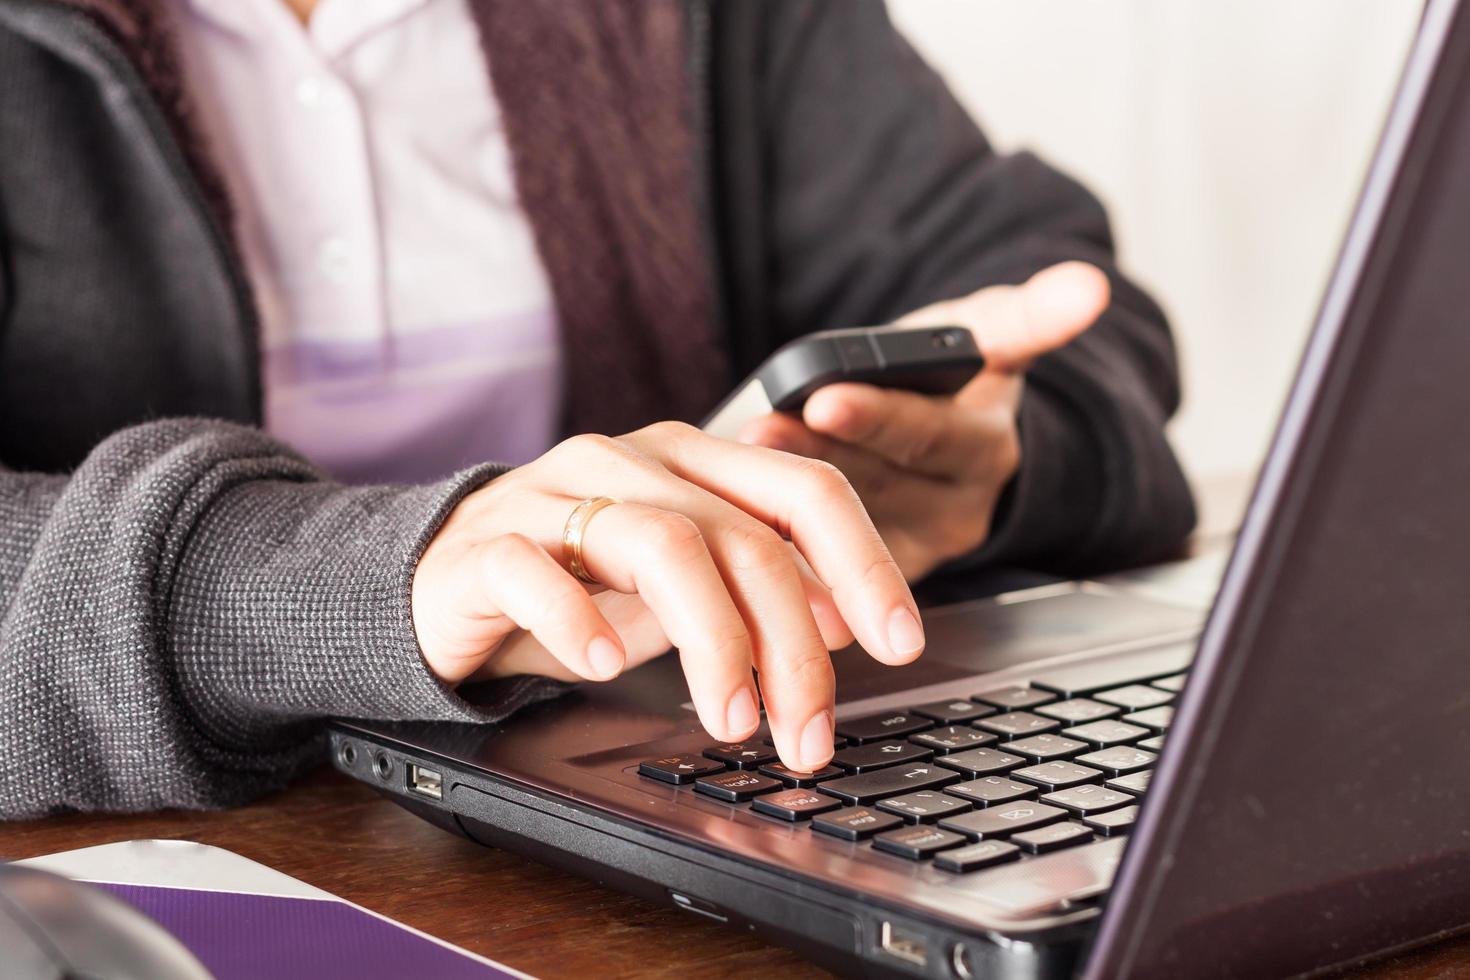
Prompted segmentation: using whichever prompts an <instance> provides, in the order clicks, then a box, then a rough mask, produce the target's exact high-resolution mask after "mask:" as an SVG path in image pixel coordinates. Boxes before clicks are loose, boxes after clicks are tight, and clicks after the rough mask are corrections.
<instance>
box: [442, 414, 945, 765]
mask: <svg viewBox="0 0 1470 980" xmlns="http://www.w3.org/2000/svg"><path fill="white" fill-rule="evenodd" d="M595 496H607V497H615V498H617V499H619V500H620V501H623V502H622V503H617V504H614V505H612V506H610V507H606V508H604V509H602V510H600V511H598V512H597V513H596V514H595V515H594V516H593V517H592V519H591V520H590V521H589V522H588V524H587V525H586V529H585V532H584V535H583V539H582V541H583V555H584V563H585V565H586V568H587V572H588V573H589V574H590V575H591V576H592V577H593V578H595V579H597V581H598V582H601V583H603V584H605V585H606V586H607V588H608V589H609V590H611V592H610V593H604V594H602V595H597V596H594V595H593V594H591V593H592V592H594V591H596V590H595V589H591V588H589V587H588V586H586V585H584V584H583V583H582V582H581V581H579V580H578V579H576V578H575V577H573V575H572V574H571V573H570V572H569V571H568V570H567V568H568V566H567V556H565V555H563V554H562V550H563V549H562V531H563V528H564V526H565V524H566V520H567V517H568V515H570V514H571V512H572V510H573V509H574V508H575V507H576V506H577V504H578V503H579V502H580V501H582V500H584V499H586V498H589V497H595ZM787 539H789V543H788V541H787ZM793 546H794V548H793ZM806 565H809V566H810V568H809V569H808V568H807V567H806ZM813 573H814V574H813ZM413 622H414V628H415V630H416V631H417V634H418V640H419V646H420V648H421V649H422V651H423V655H424V659H425V660H426V661H427V663H428V665H429V667H430V669H431V670H433V671H434V673H435V674H437V675H438V676H439V677H440V678H441V679H443V680H444V681H446V682H448V683H451V684H457V683H459V682H460V681H463V680H465V679H468V678H472V677H475V678H481V677H489V676H499V675H502V674H505V673H514V672H523V671H525V670H528V669H530V670H537V672H541V670H542V669H544V666H545V661H544V659H538V656H540V657H543V658H544V654H540V650H541V649H543V648H544V650H545V651H546V652H549V654H550V655H551V656H553V657H555V658H556V660H557V661H558V662H559V663H560V664H561V665H563V667H564V668H565V670H566V671H568V672H569V673H570V674H571V675H574V676H576V677H580V678H585V679H587V680H608V679H610V678H612V677H615V676H617V675H618V674H619V673H620V672H621V671H622V670H623V669H624V668H625V667H626V666H627V665H628V664H630V663H637V662H641V661H642V660H646V659H649V658H650V657H653V656H655V655H657V654H659V653H661V652H663V650H665V649H667V646H668V645H669V644H672V645H673V646H676V647H678V649H679V655H680V659H681V661H682V663H683V667H684V674H685V676H686V678H687V679H688V682H689V691H690V694H691V695H692V697H693V701H694V705H695V708H696V710H697V711H698V713H699V719H700V721H701V722H702V723H703V725H704V727H705V729H706V730H708V731H709V733H710V734H711V735H712V736H714V737H715V738H717V739H721V740H723V741H739V740H740V739H743V738H747V737H749V736H750V735H751V734H752V733H754V732H755V730H756V728H757V727H758V726H759V724H760V714H759V710H758V708H757V704H758V703H759V702H758V701H757V692H756V686H755V682H754V679H753V678H752V676H751V668H752V667H754V668H755V669H756V670H757V671H758V672H759V676H760V694H761V695H763V697H764V701H765V707H766V712H767V716H768V719H769V722H770V728H771V734H772V736H773V738H774V739H775V743H776V749H777V751H778V752H779V754H780V756H781V760H782V762H784V763H785V764H786V765H787V766H790V767H791V768H792V769H797V770H802V771H809V770H813V769H819V768H821V767H822V766H823V765H825V764H826V763H827V762H828V760H830V759H831V757H832V747H833V734H832V733H833V716H832V708H833V700H834V678H833V673H832V664H831V660H830V658H829V656H828V650H829V649H832V648H836V647H838V646H845V645H846V644H847V643H849V642H851V641H852V639H853V638H854V637H856V639H857V640H858V641H859V642H860V643H861V644H862V645H863V647H864V648H865V649H866V650H867V651H868V652H869V653H870V654H871V655H872V656H874V657H875V658H877V659H878V660H880V661H882V662H883V663H888V664H903V663H908V662H909V661H911V660H913V659H914V658H915V657H917V656H918V655H919V653H920V652H921V651H922V650H923V646H924V634H923V629H922V627H921V626H920V623H919V616H918V610H917V607H916V606H915V605H914V600H913V596H912V595H911V594H910V593H909V589H908V586H907V584H906V583H905V582H904V578H903V574H902V573H901V572H900V570H899V568H898V566H897V565H896V564H895V563H894V561H893V558H892V556H891V555H890V554H889V552H888V549H887V548H886V547H885V546H884V544H883V541H882V539H881V538H880V537H879V535H878V532H877V531H876V530H875V529H874V527H873V524H872V522H871V521H870V520H869V518H868V515H867V513H866V512H865V511H864V509H863V505H862V502H861V501H860V500H859V499H858V495H857V493H855V492H854V491H853V489H852V487H851V486H850V485H849V484H848V481H847V479H846V478H845V477H844V476H843V475H842V473H841V472H839V471H838V470H837V469H836V467H834V466H832V465H830V464H828V463H825V462H821V461H819V460H811V459H804V458H802V457H799V456H792V455H788V454H786V453H780V452H775V451H773V450H770V449H765V448H761V447H757V446H742V445H739V444H736V443H731V442H726V441H723V440H719V439H715V438H713V437H711V436H707V435H704V434H703V433H701V432H699V431H698V430H697V429H694V428H692V427H690V426H687V425H682V424H678V423H660V424H658V425H653V426H650V427H648V428H646V429H641V430H639V431H638V432H634V433H631V434H630V435H626V436H622V437H620V438H616V439H613V438H608V437H604V436H577V437H575V438H572V439H568V440H567V441H566V442H563V443H561V444H560V445H558V446H556V447H555V448H554V449H552V450H551V451H550V452H548V453H547V454H546V455H544V456H542V457H541V458H540V459H538V460H536V461H535V462H533V463H530V464H528V465H526V466H522V467H520V468H519V469H516V470H512V471H511V472H509V473H507V474H505V475H504V476H501V477H499V478H497V479H496V480H494V481H492V482H490V483H489V484H487V485H486V486H484V487H483V488H481V489H480V490H477V491H476V492H474V493H472V494H470V495H469V496H468V497H466V498H465V499H464V500H463V501H462V502H461V503H460V504H459V505H458V506H457V507H456V508H455V509H454V510H453V511H452V512H451V513H450V515H449V518H448V520H446V521H445V523H444V526H443V527H442V528H440V530H439V532H438V534H436V535H435V537H434V539H433V540H432V541H431V542H430V543H429V546H428V548H427V549H426V550H425V552H424V555H423V557H422V558H421V559H420V561H419V565H418V571H417V572H416V573H415V576H414V583H413ZM517 630H524V631H525V633H526V634H529V638H530V639H531V640H534V643H527V642H524V641H519V638H520V634H517V632H516V631H517ZM513 635H514V636H515V637H516V638H517V641H518V642H510V643H507V641H508V639H510V638H512V637H513ZM502 648H504V650H502Z"/></svg>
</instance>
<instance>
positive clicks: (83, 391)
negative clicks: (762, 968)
mask: <svg viewBox="0 0 1470 980" xmlns="http://www.w3.org/2000/svg"><path fill="white" fill-rule="evenodd" d="M691 23H692V24H695V25H696V26H699V27H701V28H703V29H701V30H698V31H696V33H695V36H694V50H693V71H692V72H691V75H692V78H693V79H694V84H695V85H696V92H695V95H696V104H697V105H698V106H699V109H700V111H699V113H698V114H697V115H698V118H699V119H701V120H702V121H703V125H704V127H705V128H704V131H703V132H702V134H701V138H702V150H703V153H704V160H705V163H706V164H707V166H706V170H707V176H708V184H707V190H708V195H707V197H708V200H707V201H706V202H705V204H706V211H707V213H708V215H709V219H710V220H709V236H708V237H709V242H710V261H711V263H712V266H713V268H714V269H715V270H716V276H715V279H716V280H717V282H718V285H719V300H720V305H721V309H722V313H723V316H722V322H723V326H724V330H725V340H726V344H727V347H728V350H729V355H730V359H731V365H732V373H735V374H738V373H743V372H745V371H747V370H749V368H751V367H752V366H754V365H755V364H756V363H758V362H759V360H760V359H761V358H762V357H763V356H765V354H766V353H768V352H769V351H771V350H772V349H774V348H775V347H776V346H778V345H779V344H780V343H781V342H783V341H784V340H786V339H788V338H789V337H791V336H794V335H796V334H800V333H802V332H805V331H809V330H815V329H823V328H828V327H837V326H847V325H852V324H860V323H878V322H883V321H885V320H888V319H891V318H893V317H895V316H897V315H899V314H902V313H904V312H907V311H908V310H911V309H913V308H915V307H918V306H921V305H924V304H926V303H929V302H932V301H935V300H938V299H942V298H948V297H952V296H956V295H959V294H962V293H966V292H969V291H971V290H974V289H977V288H979V287H981V286H985V285H989V284H994V283H1014V282H1019V281H1022V280H1024V279H1025V278H1027V277H1028V276H1029V275H1030V274H1031V273H1033V272H1035V271H1037V270H1039V269H1041V268H1043V267H1045V266H1047V265H1050V264H1052V263H1054V262H1058V261H1062V260H1065V259H1083V260H1086V261H1089V262H1093V263H1095V264H1097V265H1099V266H1100V267H1101V268H1103V269H1104V270H1105V271H1106V272H1107V273H1108V275H1109V277H1110V279H1111V280H1112V285H1113V294H1114V299H1113V303H1112V305H1111V306H1110V308H1109V309H1108V311H1107V312H1106V313H1105V314H1104V316H1103V318H1102V320H1101V322H1100V323H1098V324H1097V325H1096V326H1095V327H1094V328H1093V329H1092V330H1090V331H1088V332H1087V334H1085V335H1084V336H1083V337H1082V338H1081V339H1080V340H1079V341H1078V342H1076V343H1075V344H1073V345H1071V346H1070V347H1068V348H1067V349H1065V350H1062V351H1059V352H1057V353H1054V354H1051V355H1048V356H1047V357H1045V358H1043V359H1042V360H1041V361H1040V362H1038V363H1037V364H1036V365H1035V367H1034V368H1033V370H1032V371H1031V373H1030V374H1029V376H1028V382H1027V389H1026V394H1025V396H1024V399H1023V403H1022V408H1021V418H1020V425H1021V434H1022V448H1023V462H1022V467H1021V471H1020V473H1019V474H1018V476H1017V478H1016V479H1015V481H1014V482H1013V485H1012V486H1011V488H1010V490H1009V492H1008V494H1007V500H1008V503H1007V507H1006V509H1005V512H1004V513H1003V514H1002V515H1001V517H1000V520H999V521H998V523H997V525H996V528H995V531H994V533H993V534H992V536H991V539H990V540H989V541H988V542H987V543H986V544H985V545H984V546H983V547H982V549H981V550H980V552H979V553H978V554H977V555H975V556H974V557H973V559H972V560H973V561H975V562H985V561H1005V562H1008V563H1025V564H1030V565H1033V566H1038V567H1046V568H1050V569H1054V570H1063V571H1085V570H1092V569H1099V568H1104V567H1109V566H1117V565H1122V564H1129V563H1136V562H1140V561H1146V560H1149V559H1151V558H1155V557H1158V556H1161V555H1164V554H1166V553H1167V552H1169V551H1170V550H1171V549H1173V548H1175V547H1177V545H1178V544H1179V543H1180V542H1181V541H1182V540H1183V538H1184V536H1185V535H1186V534H1187V533H1188V531H1189V530H1190V528H1191V527H1192V525H1193V521H1194V511H1193V506H1192V503H1191V499H1190V495H1189V491H1188V488H1187V486H1186V484H1185V481H1184V479H1183V477H1182V475H1181V473H1180V470H1179V467H1178V465H1177V463H1176V461H1175V459H1174V457H1173V455H1172V453H1171V452H1170V449H1169V446H1168V444H1167V442H1166V440H1165V437H1164V431H1163V430H1164V423H1165V421H1166V420H1167V419H1168V417H1169V415H1170V414H1171V413H1172V412H1173V411H1174V409H1175V407H1176V405H1177V403H1178V399H1179V388H1178V375H1177V368H1176V363H1175V356H1174V348H1173V345H1172V342H1171V339H1170V335H1169V330H1168V327H1167V325H1166V323H1165V320H1164V317H1163V315H1162V314H1161V312H1160V310H1159V308H1158V307H1157V306H1156V305H1155V304H1154V303H1153V302H1152V301H1151V300H1149V299H1148V297H1147V296H1145V295H1144V294H1143V292H1142V291H1140V290H1139V289H1138V288H1137V287H1135V286H1134V285H1132V284H1131V283H1130V282H1129V281H1128V280H1126V279H1125V278H1123V277H1122V275H1121V274H1120V273H1119V272H1118V271H1117V269H1116V267H1115V265H1114V259H1113V254H1112V243H1111V239H1110V235H1109V231H1108V225H1107V220H1106V217H1105V215H1104V213H1103V210H1102V208H1101V206H1100V205H1099V204H1098V202H1097V201H1096V200H1095V199H1094V198H1093V197H1092V196H1091V195H1089V194H1088V193H1087V192H1086V191H1085V190H1084V189H1083V188H1082V187H1080V186H1079V185H1078V184H1076V183H1075V182H1073V181H1072V180H1070V179H1068V178H1067V177H1064V176H1062V175H1061V174H1059V173H1057V172H1056V171H1055V170H1052V169H1051V168H1049V167H1047V166H1046V165H1045V164H1043V163H1042V162H1040V161H1039V160H1037V159H1036V158H1035V157H1034V156H1031V155H1029V154H1024V153H1023V154H1016V155H1010V156H1005V155H1000V154H997V153H995V152H994V151H993V150H992V149H991V148H990V146H989V145H988V144H987V142H986V141H985V139H984V137H983V136H982V135H981V133H980V131H979V130H978V128H977V127H976V126H975V124H974V123H973V122H972V121H971V120H970V119H969V118H968V117H967V116H966V115H965V113H964V112H963V111H962V110H961V109H960V107H959V106H958V104H957V103H956V102H955V101H954V99H953V98H952V96H951V95H950V94H949V92H948V91H947V90H946V88H945V86H944V84H943V82H942V81H941V80H940V79H939V78H938V76H936V75H935V74H934V73H933V72H931V71H930V70H929V69H928V68H927V67H925V66H924V65H923V64H922V62H921V61H920V60H919V59H918V58H917V56H916V55H915V54H914V53H913V52H912V50H911V49H910V48H909V47H908V45H907V44H906V43H905V42H903V40H902V39H901V38H900V37H899V36H898V35H897V34H896V32H894V30H893V29H892V27H891V25H890V24H889V23H888V20H887V16H886V13H885V11H884V10H883V7H882V6H881V4H878V3H870V2H856V0H769V2H755V0H752V2H742V3H725V4H715V3H707V2H706V0H695V2H693V3H691ZM143 79H144V74H143V73H140V72H139V71H138V69H137V68H136V67H135V66H134V65H133V64H132V63H130V62H129V60H128V58H127V56H126V55H125V53H124V46H123V45H120V44H119V43H118V42H117V39H116V38H114V37H112V36H110V35H109V34H108V33H107V32H105V31H103V30H101V29H99V27H98V26H97V23H96V22H95V21H94V20H92V19H91V18H89V17H87V16H85V15H83V14H81V13H79V12H78V11H77V10H76V9H74V8H72V7H69V6H67V5H64V4H61V3H59V2H57V0H0V749H3V750H4V753H5V754H6V755H7V757H9V758H24V759H28V760H30V761H31V765H33V766H35V767H40V768H44V769H45V770H47V771H48V772H50V773H52V774H53V778H51V779H48V780H30V779H27V778H26V776H25V773H26V769H25V768H24V767H22V768H17V767H11V768H10V769H9V770H8V771H5V772H0V815H8V816H21V815H34V814H39V813H42V812H47V811H50V810H54V809H57V808H68V807H69V808H82V809H97V808H112V809H117V808H145V807H155V806H163V805H185V806H213V805H224V804H229V803H235V802H240V801H243V800H246V799H249V798H251V797H252V796H255V795H258V794H260V793H262V792H265V791H267V790H270V789H272V788H275V787H277V786H279V785H281V783H283V782H284V781H285V780H286V779H287V778H289V776H290V775H291V774H292V773H293V772H295V771H297V770H299V769H300V768H301V767H302V766H303V765H305V764H307V763H308V762H309V761H311V760H312V759H313V758H314V746H315V744H316V740H317V737H318V731H319V725H318V720H319V719H320V718H321V717H323V716H327V715H334V714H340V715H349V716H358V717H372V718H452V719H462V720H473V719H490V718H497V717H501V716H503V715H504V714H506V713H508V712H509V711H511V710H514V709H515V708H516V707H518V706H519V705H520V704H523V703H525V701H526V700H528V699H530V698H534V697H537V696H540V695H542V694H544V693H546V691H547V687H546V685H544V684H541V683H539V682H536V681H514V682H509V683H507V684H504V685H502V686H501V688H500V690H499V692H498V697H497V698H496V699H495V700H494V701H493V703H492V704H490V705H489V706H484V707H472V706H470V705H468V704H466V703H465V702H464V701H462V700H461V699H459V698H458V697H456V696H455V695H454V694H453V692H450V691H447V690H445V689H443V687H442V686H441V685H439V684H438V683H436V682H435V681H434V680H433V678H432V677H431V676H430V675H429V674H428V672H427V670H426V669H425V668H424V666H423V664H422V662H421V661H420V659H419V657H418V654H417V646H416V643H415V641H414V637H413V632H412V625H411V621H410V618H409V612H408V592H409V586H410V584H411V580H412V574H413V567H414V564H415V562H416V561H417V558H418V555H419V552H420V550H421V548H422V546H423V544H424V542H425V541H426V540H427V538H428V537H429V536H431V535H432V533H433V531H434V529H435V528H436V527H437V524H438V521H439V520H440V519H441V518H442V516H443V514H444V513H445V512H446V509H447V508H448V507H449V506H451V505H452V504H453V502H454V501H456V500H457V499H458V498H459V496H460V495H462V494H463V493H465V492H468V491H469V490H470V489H473V488H474V487H475V486H477V485H479V484H481V483H483V482H484V480H486V479H489V478H492V477H493V476H494V474H495V473H496V472H497V470H496V469H495V468H494V467H485V468H481V469H478V470H475V471H471V472H469V473H464V474H460V475H458V476H456V477H454V478H452V479H449V480H446V481H445V482H443V483H441V484H437V485H434V486H431V487H426V488H399V487H367V488H348V487H342V486H338V485H335V484H332V483H330V482H328V481H327V480H325V478H324V477H323V476H322V475H321V474H320V473H319V472H318V471H316V470H315V469H314V468H313V467H311V466H310V465H309V464H308V463H307V462H305V461H303V460H301V459H300V458H299V457H297V456H296V455H295V454H294V453H292V452H291V450H290V449H289V448H288V447H285V446H282V445H280V444H278V443H276V442H274V441H272V440H271V439H269V438H267V437H266V436H264V435H263V434H261V433H260V432H259V431H258V429H256V428H254V425H255V424H256V423H257V422H258V421H259V403H260V399H259V391H258V384H259V382H258V364H257V357H258V355H257V351H256V348H255V340H254V337H255V333H254V313H253V307H252V304H251V298H250V294H249V289H248V286H247V284H246V282H245V279H244V275H243V272H242V270H241V268H240V266H239V263H238V261H237V260H236V259H235V258H234V255H233V250H232V249H231V248H230V246H229V239H228V235H227V234H226V233H225V230H224V229H223V228H221V227H220V223H219V221H218V219H217V217H216V214H215V213H214V212H213V211H212V210H211V208H210V207H208V206H207V203H208V202H207V181H203V180H201V175H200V174H199V173H198V172H197V170H196V169H194V168H193V167H192V166H191V161H192V160H194V159H195V157H194V153H193V151H194V150H197V148H191V147H189V146H187V145H184V146H181V144H180V142H179V140H178V138H177V135H178V134H177V130H176V129H174V128H171V127H170V125H169V124H168V122H167V117H166V114H165V113H164V112H162V111H161V110H160V105H159V101H158V100H159V99H160V98H163V99H167V98H168V97H169V93H167V92H162V93H160V92H158V91H151V90H150V89H149V87H148V86H147V85H146V84H145V82H144V80H143Z"/></svg>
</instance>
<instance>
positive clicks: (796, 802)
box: [751, 789, 842, 822]
mask: <svg viewBox="0 0 1470 980" xmlns="http://www.w3.org/2000/svg"><path fill="white" fill-rule="evenodd" d="M841 805H842V804H841V803H838V802H837V801H836V800H834V799H832V797H830V796H823V795H822V794H821V793H814V792H812V791H811V790H809V789H783V790H782V791H781V792H779V793H771V794H769V795H767V796H757V797H756V798H755V802H754V803H752V804H751V809H753V810H755V812H756V813H764V814H765V815H766V816H768V817H779V818H780V819H782V820H791V821H793V822H794V821H797V820H808V819H810V818H812V817H814V816H816V815H817V814H819V813H826V812H827V811H828V810H835V809H837V808H838V807H840V806H841Z"/></svg>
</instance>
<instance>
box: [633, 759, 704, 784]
mask: <svg viewBox="0 0 1470 980" xmlns="http://www.w3.org/2000/svg"><path fill="white" fill-rule="evenodd" d="M724 771H725V767H724V765H723V764H722V763H719V762H714V761H712V760H710V759H705V758H702V757H700V756H697V755H671V756H669V757H668V758H665V759H649V760H648V761H647V762H640V763H639V764H638V772H639V774H640V775H643V776H649V777H652V778H653V779H657V780H658V781H659V782H662V783H673V784H674V785H675V786H683V785H684V784H685V783H692V782H694V781H695V780H696V779H698V778H699V777H700V776H708V775H709V774H710V773H715V772H724Z"/></svg>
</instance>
